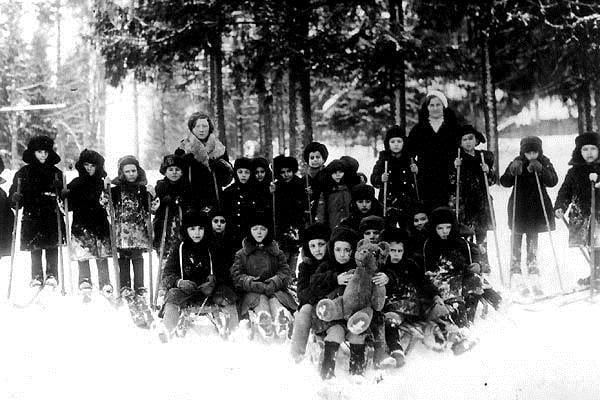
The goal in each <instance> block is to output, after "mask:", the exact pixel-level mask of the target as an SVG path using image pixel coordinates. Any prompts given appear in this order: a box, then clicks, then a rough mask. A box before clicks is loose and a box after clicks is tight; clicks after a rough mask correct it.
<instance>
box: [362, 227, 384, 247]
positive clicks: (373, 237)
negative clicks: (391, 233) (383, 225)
mask: <svg viewBox="0 0 600 400" xmlns="http://www.w3.org/2000/svg"><path fill="white" fill-rule="evenodd" d="M380 233H381V231H379V230H377V229H367V230H366V231H365V233H363V239H365V240H368V241H369V242H371V243H373V244H377V243H379V235H380Z"/></svg>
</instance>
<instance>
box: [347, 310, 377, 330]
mask: <svg viewBox="0 0 600 400" xmlns="http://www.w3.org/2000/svg"><path fill="white" fill-rule="evenodd" d="M372 319H373V309H372V308H371V307H365V308H363V309H362V310H359V311H357V312H355V313H354V314H352V316H351V317H350V318H348V323H347V327H348V330H349V331H350V332H352V333H354V334H355V335H360V334H362V333H364V332H365V331H366V330H367V329H369V326H370V325H371V320H372Z"/></svg>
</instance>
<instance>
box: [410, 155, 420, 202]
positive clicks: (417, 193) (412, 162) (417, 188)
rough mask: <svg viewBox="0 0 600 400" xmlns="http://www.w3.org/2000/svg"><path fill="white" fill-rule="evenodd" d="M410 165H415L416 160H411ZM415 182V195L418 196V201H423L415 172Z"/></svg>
mask: <svg viewBox="0 0 600 400" xmlns="http://www.w3.org/2000/svg"><path fill="white" fill-rule="evenodd" d="M410 165H415V159H414V158H413V157H411V158H410ZM413 180H414V181H415V193H416V195H417V201H421V196H419V183H418V182H417V173H416V172H413Z"/></svg>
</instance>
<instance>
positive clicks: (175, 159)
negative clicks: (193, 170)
mask: <svg viewBox="0 0 600 400" xmlns="http://www.w3.org/2000/svg"><path fill="white" fill-rule="evenodd" d="M169 167H177V168H179V169H180V170H181V171H182V172H184V173H185V171H186V170H187V165H186V163H185V160H184V159H183V157H181V156H178V155H175V154H169V155H166V156H164V157H163V161H162V163H161V164H160V169H159V172H160V173H161V174H162V175H164V174H165V173H166V172H167V168H169Z"/></svg>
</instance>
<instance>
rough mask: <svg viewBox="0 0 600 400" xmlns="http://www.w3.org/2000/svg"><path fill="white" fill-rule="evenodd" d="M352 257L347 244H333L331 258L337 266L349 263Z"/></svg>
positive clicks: (350, 247)
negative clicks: (332, 257) (333, 258)
mask: <svg viewBox="0 0 600 400" xmlns="http://www.w3.org/2000/svg"><path fill="white" fill-rule="evenodd" d="M351 255H352V246H350V243H348V242H342V241H337V242H334V243H333V256H334V257H335V261H337V262H338V263H339V264H346V263H347V262H349V261H350V256H351Z"/></svg>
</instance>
